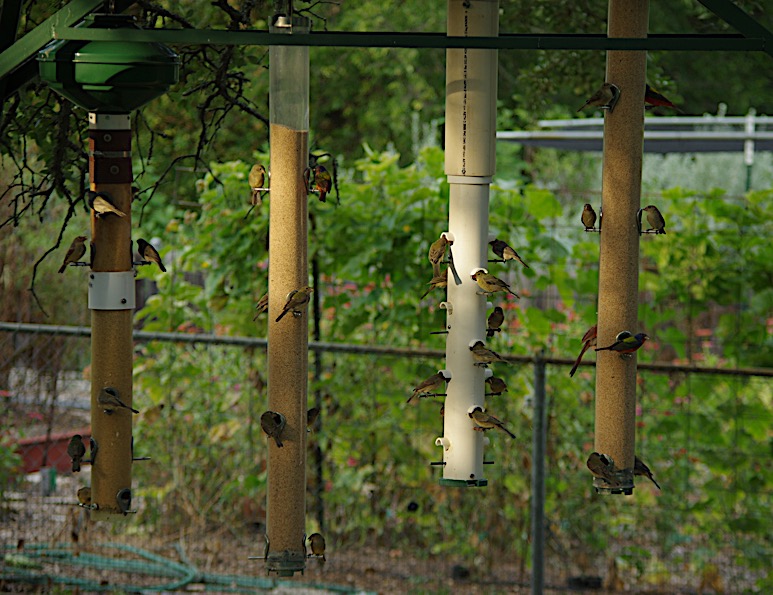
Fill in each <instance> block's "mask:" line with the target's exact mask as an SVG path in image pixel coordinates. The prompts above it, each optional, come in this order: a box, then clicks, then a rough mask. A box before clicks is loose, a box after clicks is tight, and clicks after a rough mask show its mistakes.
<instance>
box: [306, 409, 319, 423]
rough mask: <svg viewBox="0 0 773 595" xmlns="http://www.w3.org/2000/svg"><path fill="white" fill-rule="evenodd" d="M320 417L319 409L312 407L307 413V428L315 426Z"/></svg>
mask: <svg viewBox="0 0 773 595" xmlns="http://www.w3.org/2000/svg"><path fill="white" fill-rule="evenodd" d="M318 417H319V407H312V408H311V409H309V410H308V411H307V412H306V427H307V428H310V427H311V426H313V425H314V422H315V421H317V418H318Z"/></svg>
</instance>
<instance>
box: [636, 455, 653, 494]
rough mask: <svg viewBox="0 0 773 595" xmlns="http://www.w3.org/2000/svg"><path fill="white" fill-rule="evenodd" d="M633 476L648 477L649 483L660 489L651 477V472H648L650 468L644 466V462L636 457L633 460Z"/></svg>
mask: <svg viewBox="0 0 773 595" xmlns="http://www.w3.org/2000/svg"><path fill="white" fill-rule="evenodd" d="M633 474H634V475H643V476H645V477H649V478H650V481H651V482H652V483H654V484H655V487H656V488H658V489H660V486H659V485H658V482H657V481H655V478H654V477H652V471H650V468H649V467H647V465H645V464H644V461H642V460H641V459H640V458H639V457H636V456H635V457H634V459H633Z"/></svg>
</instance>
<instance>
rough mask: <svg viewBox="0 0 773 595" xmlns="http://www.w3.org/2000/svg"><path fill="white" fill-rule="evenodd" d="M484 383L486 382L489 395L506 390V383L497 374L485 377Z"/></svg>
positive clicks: (499, 393) (498, 393)
mask: <svg viewBox="0 0 773 595" xmlns="http://www.w3.org/2000/svg"><path fill="white" fill-rule="evenodd" d="M486 384H488V389H489V392H488V393H487V394H489V395H501V394H502V393H505V392H507V384H506V383H505V381H504V380H502V379H501V378H498V377H497V376H489V377H488V378H486Z"/></svg>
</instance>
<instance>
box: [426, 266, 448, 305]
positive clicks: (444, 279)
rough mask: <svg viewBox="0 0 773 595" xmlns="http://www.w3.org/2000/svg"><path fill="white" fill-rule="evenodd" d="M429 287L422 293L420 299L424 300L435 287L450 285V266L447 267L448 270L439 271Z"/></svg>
mask: <svg viewBox="0 0 773 595" xmlns="http://www.w3.org/2000/svg"><path fill="white" fill-rule="evenodd" d="M427 285H429V289H428V290H427V291H425V292H424V293H423V294H421V297H420V298H419V299H420V300H423V299H424V298H425V297H427V294H428V293H429V292H430V291H432V290H433V289H438V288H443V287H448V267H446V270H445V271H443V272H442V273H439V274H437V275H435V276H434V277H432V279H431V280H430V282H429V283H427Z"/></svg>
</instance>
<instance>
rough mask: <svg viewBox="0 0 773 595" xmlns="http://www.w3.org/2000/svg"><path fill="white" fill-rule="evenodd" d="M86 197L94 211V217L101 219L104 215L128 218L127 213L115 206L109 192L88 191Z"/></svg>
mask: <svg viewBox="0 0 773 595" xmlns="http://www.w3.org/2000/svg"><path fill="white" fill-rule="evenodd" d="M86 197H87V200H88V203H89V206H90V207H91V208H92V209H93V210H94V215H95V216H96V217H97V218H100V217H101V216H102V215H109V214H111V213H112V214H113V215H118V216H119V217H126V213H124V212H123V211H121V210H119V209H118V207H116V206H115V205H114V204H113V201H112V199H111V198H110V195H109V194H108V193H107V192H94V191H93V190H87V191H86Z"/></svg>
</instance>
